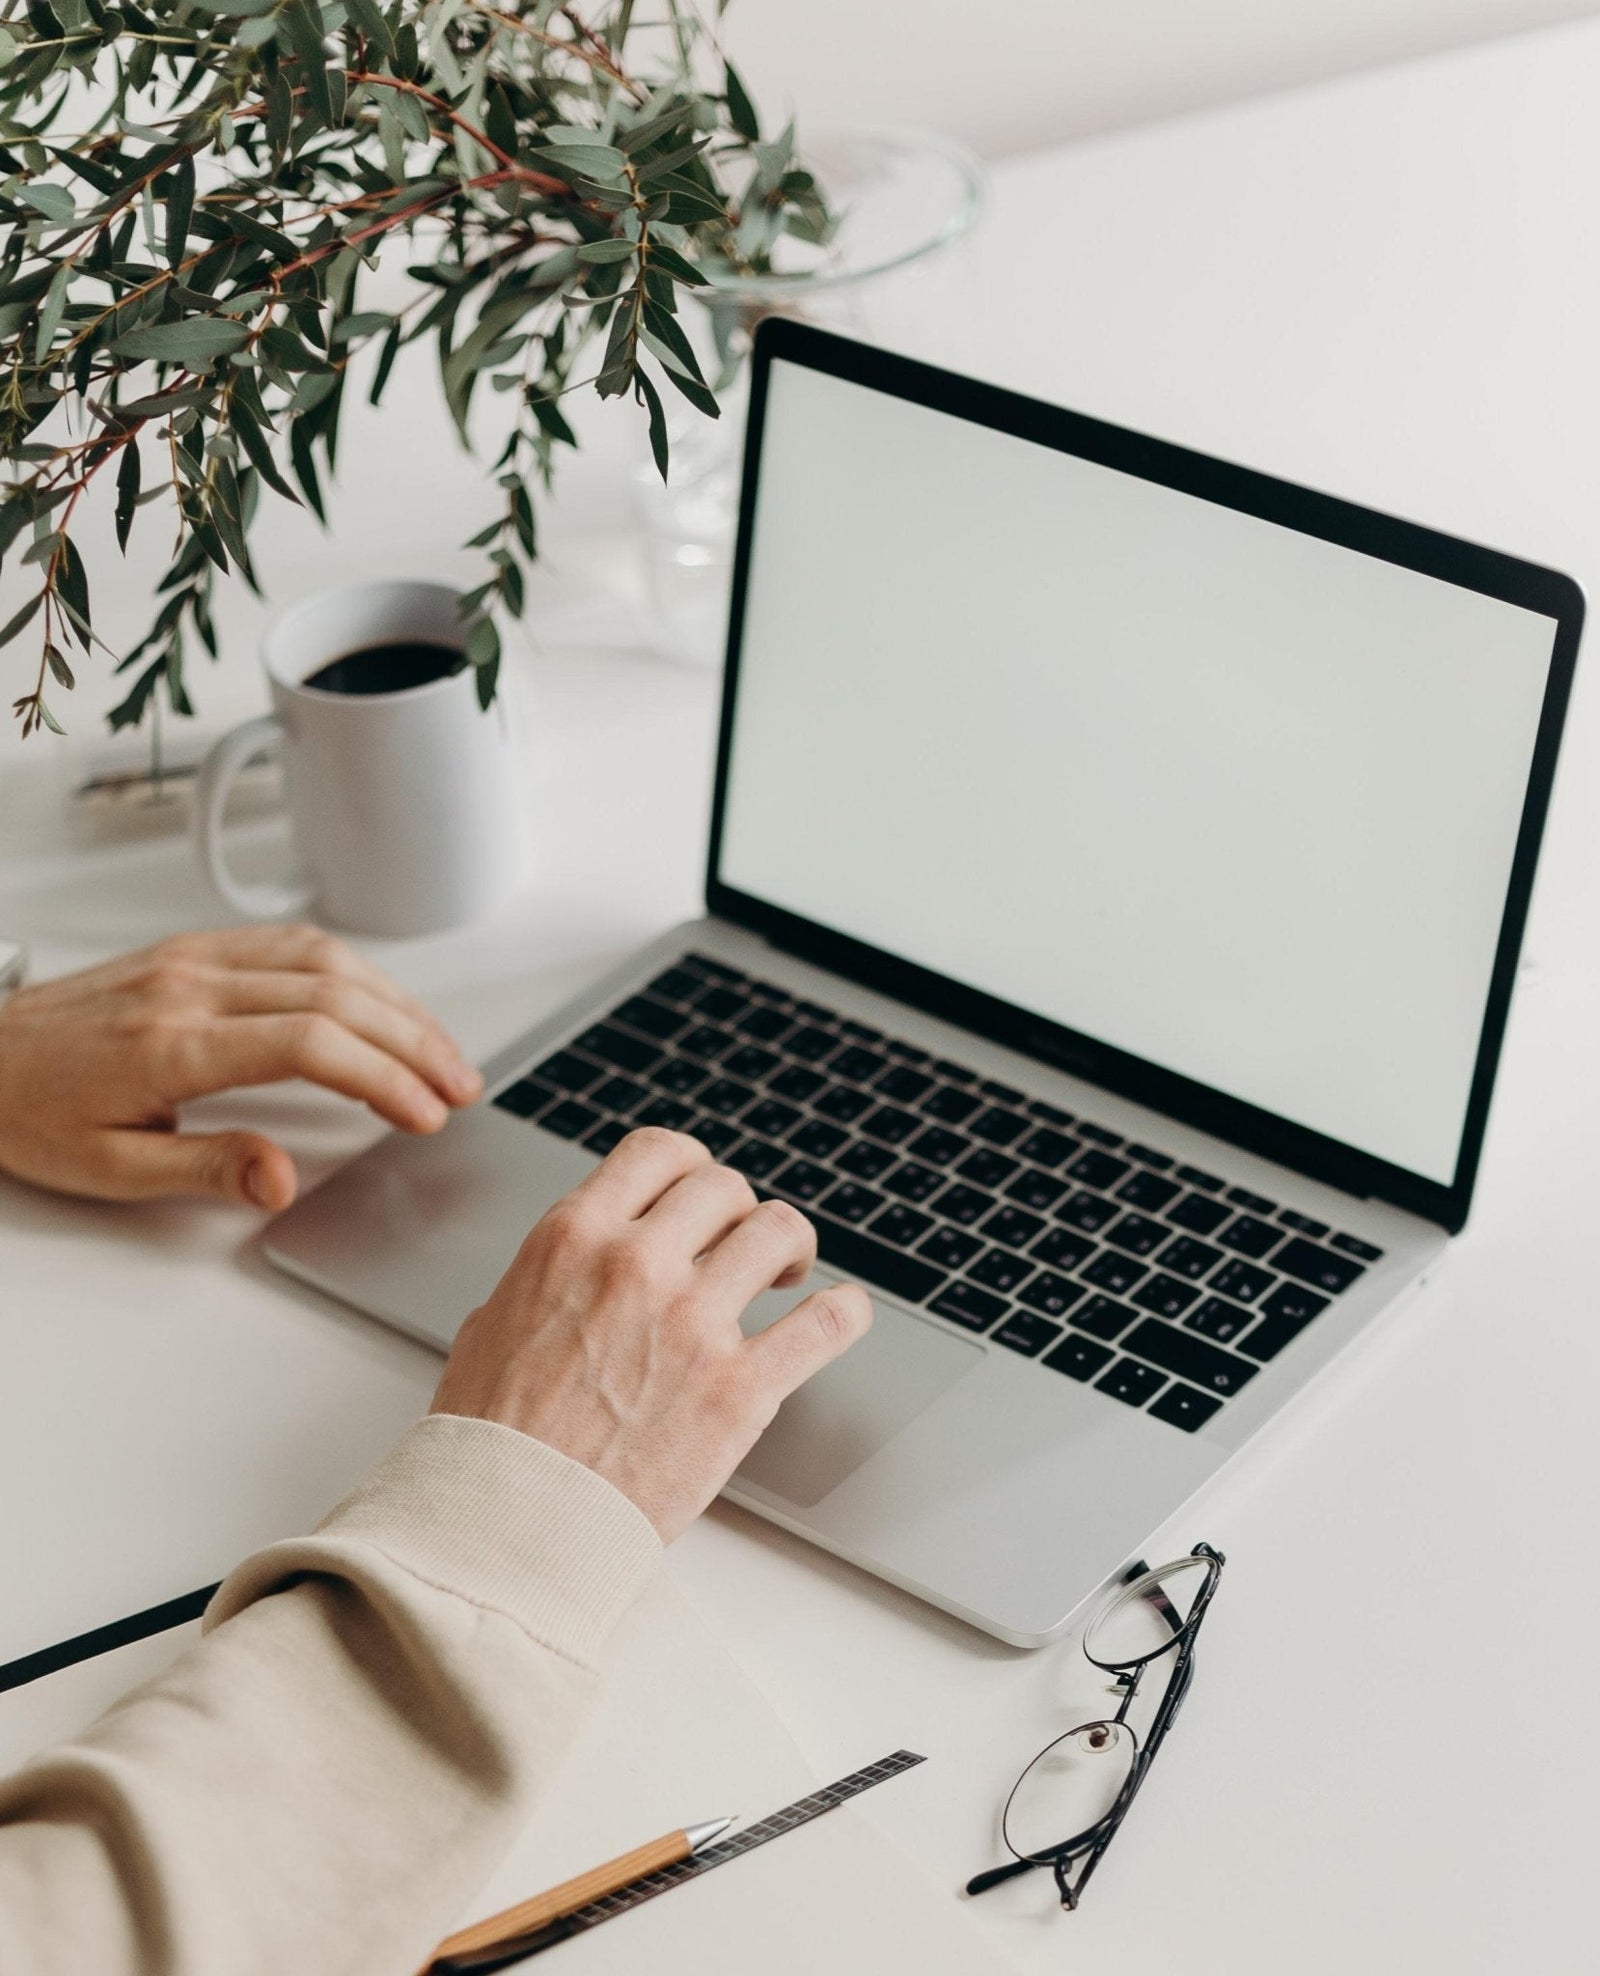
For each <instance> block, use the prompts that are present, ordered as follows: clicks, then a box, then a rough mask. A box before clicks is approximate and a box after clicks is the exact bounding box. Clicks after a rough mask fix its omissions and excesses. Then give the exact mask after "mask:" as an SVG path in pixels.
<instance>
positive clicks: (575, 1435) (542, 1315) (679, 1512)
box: [433, 1127, 872, 1543]
mask: <svg viewBox="0 0 1600 1976" xmlns="http://www.w3.org/2000/svg"><path fill="white" fill-rule="evenodd" d="M816 1253H817V1239H816V1234H815V1232H814V1230H813V1229H812V1227H811V1224H810V1223H809V1222H808V1221H807V1220H806V1219H805V1217H804V1215H802V1214H801V1213H800V1212H799V1210H798V1209H797V1208H792V1207H789V1206H787V1205H785V1204H784V1203H783V1202H781V1201H763V1202H761V1203H760V1204H759V1205H758V1204H757V1201H756V1197H755V1195H754V1193H753V1192H752V1191H751V1188H750V1184H749V1182H748V1181H747V1180H745V1179H743V1178H742V1177H741V1176H740V1175H739V1174H737V1173H734V1172H732V1171H731V1170H730V1169H729V1168H727V1167H724V1166H714V1165H713V1164H712V1161H711V1156H710V1154H709V1153H708V1152H707V1151H706V1149H705V1147H704V1146H702V1145H701V1144H700V1143H699V1142H698V1140H695V1139H689V1138H685V1137H684V1136H683V1135H682V1134H680V1133H676V1132H663V1131H661V1130H659V1129H657V1128H654V1127H646V1128H645V1129H643V1130H641V1131H638V1132H631V1133H629V1135H628V1137H627V1138H626V1139H624V1140H623V1141H622V1142H621V1144H620V1145H619V1146H618V1147H617V1148H616V1149H615V1151H614V1152H612V1153H611V1155H610V1156H609V1157H608V1158H607V1159H606V1160H605V1161H604V1162H602V1164H601V1165H600V1166H598V1167H597V1168H596V1169H595V1171H594V1172H593V1173H592V1174H590V1175H589V1177H588V1178H587V1179H586V1180H584V1181H583V1182H582V1183H581V1184H580V1185H579V1186H577V1187H576V1188H574V1189H573V1191H572V1192H571V1193H570V1194H568V1195H567V1196H566V1198H565V1199H564V1200H561V1201H558V1202H557V1203H556V1205H555V1206H554V1207H553V1208H552V1209H551V1210H550V1212H549V1213H548V1214H547V1215H546V1216H545V1217H544V1219H543V1220H542V1221H541V1222H540V1223H539V1224H538V1226H537V1227H536V1228H535V1229H534V1230H533V1233H532V1234H531V1235H529V1237H528V1239H527V1240H526V1241H525V1242H524V1243H523V1245H522V1248H521V1250H520V1251H519V1252H518V1255H517V1258H516V1260H515V1261H514V1262H513V1263H512V1265H511V1267H510V1269H508V1270H507V1272H506V1274H505V1275H504V1276H503V1277H502V1278H501V1280H500V1284H499V1287H498V1288H497V1289H496V1290H495V1291H494V1293H493V1295H492V1296H491V1297H490V1298H489V1300H488V1302H487V1303H486V1304H483V1305H482V1306H480V1308H479V1309H477V1310H475V1311H474V1312H473V1313H472V1315H471V1316H470V1317H469V1318H468V1319H467V1321H466V1323H465V1324H464V1325H463V1326H462V1328H461V1331H460V1333H459V1335H458V1336H457V1338H456V1342H455V1348H454V1350H453V1351H452V1352H451V1354H450V1362H449V1364H448V1365H447V1366H446V1367H445V1370H444V1377H443V1378H442V1379H441V1380H440V1382H439V1390H438V1392H437V1393H436V1394H435V1396H434V1401H433V1411H434V1412H435V1413H454V1414H468V1415H475V1416H477V1417H478V1418H481V1419H485V1420H498V1421H501V1422H503V1423H504V1424H505V1425H506V1426H508V1427H515V1428H518V1429H520V1430H521V1432H523V1433H524V1434H531V1435H532V1436H533V1437H534V1438H535V1439H536V1440H539V1441H543V1442H545V1443H546V1444H547V1445H548V1446H550V1447H553V1448H555V1449H557V1450H559V1451H560V1452H561V1453H562V1454H565V1455H570V1456H571V1457H572V1459H573V1460H574V1461H578V1462H582V1463H583V1465H584V1466H585V1467H586V1468H591V1469H593V1470H594V1471H595V1473H596V1474H597V1475H601V1476H603V1477H604V1478H605V1479H606V1480H607V1481H608V1482H610V1483H612V1484H613V1485H614V1486H615V1487H616V1488H618V1489H620V1490H621V1492H622V1493H623V1495H625V1496H627V1497H628V1498H629V1499H630V1500H631V1501H632V1502H634V1503H636V1504H637V1505H638V1507H639V1508H640V1509H641V1510H643V1511H644V1513H645V1515H646V1516H647V1517H649V1519H650V1521H651V1522H652V1523H653V1524H654V1525H655V1527H656V1529H657V1531H658V1532H659V1533H660V1535H661V1538H662V1540H663V1541H664V1542H667V1543H670V1542H671V1540H672V1539H673V1538H674V1537H676V1536H677V1535H678V1534H679V1532H680V1531H682V1530H683V1529H684V1528H685V1527H686V1526H687V1525H688V1524H690V1523H692V1522H693V1521H694V1519H695V1518H696V1517H697V1516H698V1515H699V1514H700V1512H701V1511H702V1510H703V1509H704V1508H705V1507H706V1505H707V1504H708V1503H709V1502H710V1501H711V1500H712V1498H713V1497H714V1496H715V1495H716V1494H717V1491H718V1490H719V1489H720V1488H721V1487H722V1485H723V1483H724V1482H726V1481H727V1479H728V1477H729V1476H730V1475H731V1474H732V1473H733V1471H734V1470H735V1469H736V1468H737V1467H738V1466H739V1463H740V1462H741V1461H742V1460H743V1459H744V1457H745V1455H746V1454H747V1453H748V1452H749V1450H750V1448H751V1447H752V1445H753V1444H754V1442H755V1441H756V1439H757V1437H758V1436H759V1435H760V1433H761V1431H762V1429H763V1428H765V1427H766V1425H767V1423H768V1422H769V1421H770V1420H771V1419H772V1416H773V1415H774V1414H775V1413H776V1412H777V1410H778V1407H779V1404H780V1403H781V1402H782V1401H783V1400H784V1399H785V1398H786V1397H787V1396H788V1395H789V1394H790V1393H792V1392H793V1391H794V1389H795V1387H796V1386H798V1385H800V1384H801V1383H802V1381H804V1380H806V1379H808V1378H810V1376H811V1374H812V1373H814V1372H818V1371H820V1370H821V1369H822V1367H823V1366H825V1365H826V1364H827V1363H828V1362H829V1361H830V1360H831V1359H835V1358H837V1357H838V1356H839V1354H840V1353H841V1352H843V1351H845V1350H846V1349H847V1348H848V1347H849V1346H850V1345H852V1344H854V1343H855V1341H856V1340H857V1339H858V1338H859V1337H861V1336H862V1334H863V1333H864V1332H865V1331H866V1330H867V1328H868V1326H869V1325H870V1324H871V1322H872V1304H871V1301H870V1299H869V1298H868V1296H867V1294H866V1292H865V1291H864V1290H861V1289H859V1288H857V1286H856V1285H855V1284H852V1283H836V1284H832V1285H830V1286H829V1287H828V1288H826V1289H823V1290H818V1291H815V1292H814V1293H813V1294H812V1295H811V1296H809V1297H807V1298H806V1299H805V1300H804V1301H803V1302H802V1303H800V1304H798V1305H796V1307H795V1308H794V1309H793V1310H792V1311H790V1312H789V1313H788V1314H787V1316H785V1317H782V1318H780V1319H779V1320H778V1322H777V1323H776V1324H773V1325H770V1326H769V1327H768V1328H767V1329H766V1330H765V1331H763V1332H761V1333H760V1334H759V1336H757V1337H754V1338H749V1339H747V1338H745V1337H744V1336H743V1334H742V1333H741V1332H740V1329H739V1318H740V1315H741V1313H742V1312H743V1311H744V1309H745V1306H746V1305H747V1304H748V1303H750V1301H751V1300H752V1298H754V1297H757V1296H759V1295H760V1294H761V1292H762V1291H763V1290H770V1289H773V1288H775V1287H782V1286H783V1285H786V1284H797V1283H802V1282H804V1281H805V1278H806V1277H807V1275H808V1274H809V1273H810V1271H811V1267H812V1264H813V1263H814V1262H815V1260H816Z"/></svg>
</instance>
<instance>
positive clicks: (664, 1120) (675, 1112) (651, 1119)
mask: <svg viewBox="0 0 1600 1976" xmlns="http://www.w3.org/2000/svg"><path fill="white" fill-rule="evenodd" d="M693 1117H694V1108H693V1106H691V1105H686V1104H685V1103H684V1102H683V1100H682V1099H681V1098H652V1099H651V1100H650V1102H649V1104H647V1105H646V1106H645V1108H644V1110H643V1111H642V1112H640V1114H639V1116H638V1117H637V1118H636V1119H635V1120H634V1124H635V1125H664V1126H665V1127H666V1129H667V1130H668V1131H669V1132H676V1131H677V1130H678V1129H679V1127H680V1126H684V1125H687V1124H688V1122H689V1120H690V1119H691V1118H693ZM542 1122H543V1123H544V1124H548V1123H549V1120H548V1119H546V1120H544V1121H542Z"/></svg>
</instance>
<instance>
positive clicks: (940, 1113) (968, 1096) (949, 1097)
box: [922, 1084, 978, 1125]
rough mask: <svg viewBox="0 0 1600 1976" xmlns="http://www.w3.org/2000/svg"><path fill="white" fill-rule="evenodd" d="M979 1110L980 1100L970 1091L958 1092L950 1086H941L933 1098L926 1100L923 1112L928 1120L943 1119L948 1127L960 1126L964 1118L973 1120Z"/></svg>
mask: <svg viewBox="0 0 1600 1976" xmlns="http://www.w3.org/2000/svg"><path fill="white" fill-rule="evenodd" d="M977 1109H978V1100H977V1099H976V1098H975V1097H974V1096H973V1095H972V1093H971V1092H970V1091H957V1090H956V1089H955V1088H954V1087H953V1086H951V1085H948V1084H942V1085H940V1087H939V1089H938V1090H937V1091H935V1092H934V1093H933V1094H932V1096H931V1097H929V1098H926V1099H924V1101H923V1105H922V1110H923V1113H924V1115H925V1116H926V1117H928V1118H938V1119H942V1120H943V1121H944V1123H945V1124H946V1125H959V1124H960V1123H961V1121H962V1120H963V1119H964V1118H971V1116H972V1114H973V1113H974V1112H975V1111H976V1110H977Z"/></svg>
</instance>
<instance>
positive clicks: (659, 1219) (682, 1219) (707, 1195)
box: [642, 1161, 756, 1261]
mask: <svg viewBox="0 0 1600 1976" xmlns="http://www.w3.org/2000/svg"><path fill="white" fill-rule="evenodd" d="M755 1204H756V1197H755V1193H754V1190H753V1189H752V1188H751V1185H750V1183H749V1181H748V1180H746V1179H745V1177H744V1175H743V1174H742V1173H735V1172H734V1170H733V1169H732V1167H729V1166H716V1165H714V1164H712V1163H711V1162H710V1161H706V1162H705V1163H704V1164H702V1165H700V1166H697V1167H694V1168H692V1169H691V1171H690V1172H688V1173H686V1174H685V1175H684V1176H683V1178H682V1179H681V1180H676V1181H674V1182H673V1184H672V1185H671V1186H670V1187H669V1188H668V1189H667V1190H666V1192H665V1193H664V1194H663V1195H662V1196H661V1198H660V1199H659V1200H658V1201H657V1202H656V1204H655V1206H654V1207H652V1208H651V1209H650V1211H649V1213H648V1214H646V1215H645V1216H644V1217H643V1224H642V1225H643V1228H644V1230H645V1231H646V1232H647V1233H648V1234H649V1235H650V1237H651V1239H652V1240H655V1241H660V1242H662V1243H664V1244H666V1245H667V1252H668V1254H671V1255H677V1256H683V1257H686V1258H687V1259H688V1260H690V1261H693V1259H694V1258H695V1257H696V1256H700V1255H703V1254H704V1253H705V1251H706V1250H707V1249H709V1248H711V1247H712V1246H713V1244H715V1243H717V1242H720V1241H721V1240H722V1238H723V1237H724V1236H725V1235H726V1234H727V1233H728V1231H729V1230H730V1229H732V1228H736V1227H737V1226H738V1225H739V1223H740V1222H741V1221H743V1220H744V1218H745V1216H746V1215H748V1214H749V1213H750V1212H751V1210H752V1209H753V1208H754V1207H755Z"/></svg>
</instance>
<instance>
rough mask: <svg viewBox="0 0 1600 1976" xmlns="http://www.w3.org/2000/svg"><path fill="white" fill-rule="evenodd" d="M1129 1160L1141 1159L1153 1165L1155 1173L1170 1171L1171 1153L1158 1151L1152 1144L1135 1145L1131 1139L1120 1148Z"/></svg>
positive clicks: (1148, 1164)
mask: <svg viewBox="0 0 1600 1976" xmlns="http://www.w3.org/2000/svg"><path fill="white" fill-rule="evenodd" d="M1122 1150H1123V1151H1124V1152H1125V1153H1126V1154H1127V1155H1128V1158H1129V1159H1131V1160H1141V1161H1143V1163H1144V1164H1145V1165H1146V1166H1153V1167H1154V1168H1155V1170H1156V1172H1157V1173H1170V1172H1171V1171H1172V1155H1171V1154H1170V1153H1158V1152H1157V1151H1156V1150H1155V1148H1154V1147H1153V1146H1137V1145H1135V1144H1134V1143H1133V1142H1132V1141H1131V1140H1130V1141H1129V1143H1128V1144H1127V1145H1126V1146H1124V1147H1123V1149H1122Z"/></svg>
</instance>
